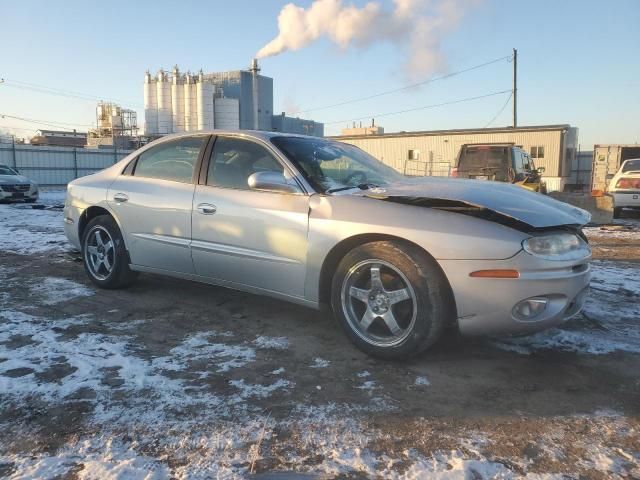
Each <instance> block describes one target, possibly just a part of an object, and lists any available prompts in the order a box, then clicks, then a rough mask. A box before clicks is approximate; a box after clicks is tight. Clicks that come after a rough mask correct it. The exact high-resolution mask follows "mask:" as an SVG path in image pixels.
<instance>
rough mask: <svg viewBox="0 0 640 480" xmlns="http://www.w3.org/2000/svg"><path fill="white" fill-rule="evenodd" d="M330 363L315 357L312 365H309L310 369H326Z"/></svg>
mask: <svg viewBox="0 0 640 480" xmlns="http://www.w3.org/2000/svg"><path fill="white" fill-rule="evenodd" d="M330 363H331V362H329V360H325V359H324V358H320V357H316V358H314V359H313V364H312V365H309V367H310V368H327V367H328V366H329V364H330Z"/></svg>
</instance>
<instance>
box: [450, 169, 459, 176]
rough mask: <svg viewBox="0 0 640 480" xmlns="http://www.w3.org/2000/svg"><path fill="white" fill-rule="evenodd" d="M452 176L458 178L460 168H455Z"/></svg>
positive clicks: (452, 170)
mask: <svg viewBox="0 0 640 480" xmlns="http://www.w3.org/2000/svg"><path fill="white" fill-rule="evenodd" d="M451 176H452V177H457V176H458V167H453V168H452V169H451Z"/></svg>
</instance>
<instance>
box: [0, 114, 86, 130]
mask: <svg viewBox="0 0 640 480" xmlns="http://www.w3.org/2000/svg"><path fill="white" fill-rule="evenodd" d="M0 118H11V119H13V120H19V121H21V122H26V123H33V124H36V125H45V126H47V127H54V128H67V129H68V128H69V126H71V127H93V125H92V124H83V123H69V122H51V121H49V120H37V119H34V118H24V117H16V116H14V115H7V114H5V113H0Z"/></svg>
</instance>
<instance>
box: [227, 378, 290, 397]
mask: <svg viewBox="0 0 640 480" xmlns="http://www.w3.org/2000/svg"><path fill="white" fill-rule="evenodd" d="M229 385H232V386H234V387H236V388H237V389H238V390H240V397H241V398H243V399H244V398H252V397H256V398H267V397H269V396H271V394H272V393H273V392H275V391H276V390H280V389H286V388H291V387H293V383H291V382H290V381H288V380H285V379H283V378H280V379H278V380H277V381H276V382H274V383H272V384H271V385H252V384H247V383H245V381H244V379H240V380H230V381H229Z"/></svg>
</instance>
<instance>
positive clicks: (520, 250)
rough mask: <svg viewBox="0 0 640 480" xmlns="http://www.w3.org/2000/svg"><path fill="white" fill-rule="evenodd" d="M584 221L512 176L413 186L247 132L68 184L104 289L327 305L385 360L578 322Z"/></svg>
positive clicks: (348, 151)
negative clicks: (447, 340) (197, 288)
mask: <svg viewBox="0 0 640 480" xmlns="http://www.w3.org/2000/svg"><path fill="white" fill-rule="evenodd" d="M589 219H590V215H589V214H588V213H587V212H585V211H584V210H581V209H579V208H575V207H572V206H570V205H568V204H565V203H561V202H558V201H556V200H553V199H551V198H548V197H546V196H543V195H537V194H534V193H532V192H527V191H523V190H522V189H521V188H519V187H516V186H513V185H509V184H501V183H494V184H492V185H489V184H488V182H482V181H473V180H459V179H449V178H420V179H409V178H407V177H404V176H402V175H400V174H398V173H397V172H395V171H394V170H392V169H391V168H389V167H387V166H385V165H384V164H382V163H381V162H379V161H378V160H376V159H374V158H373V157H371V156H370V155H368V154H367V153H365V152H364V151H362V150H360V149H358V148H357V147H354V146H352V145H347V144H344V143H339V142H335V141H331V140H327V139H322V138H316V137H306V136H300V135H289V134H283V133H268V132H249V131H243V132H242V133H240V132H225V131H212V132H199V133H197V134H191V133H189V134H178V135H171V136H167V137H164V138H162V139H160V140H156V141H154V142H152V143H150V144H148V145H146V146H144V147H142V148H141V149H139V150H138V151H136V152H134V153H132V154H130V155H128V156H127V157H126V158H124V159H123V160H122V161H120V162H118V163H117V164H115V165H113V166H112V167H109V168H107V169H105V170H103V171H100V172H98V173H96V174H94V175H91V176H88V177H83V178H79V179H77V180H74V181H72V182H71V183H69V187H68V190H67V198H66V204H65V210H64V221H65V230H66V234H67V236H68V237H69V240H70V241H71V242H72V243H73V244H74V245H75V246H76V247H78V249H80V250H81V252H82V256H83V259H84V267H85V270H86V273H87V274H88V276H89V278H90V279H91V280H92V281H93V282H94V283H95V284H96V285H98V286H99V287H103V288H121V287H126V286H127V285H129V284H130V283H131V282H132V281H133V280H134V279H135V278H136V274H137V273H138V272H150V273H157V274H163V275H170V276H174V277H178V278H184V279H190V280H196V281H199V282H206V283H211V284H216V285H222V286H226V287H231V288H235V289H238V290H243V291H247V292H253V293H258V294H264V295H270V296H273V297H277V298H280V299H283V300H287V301H291V302H295V303H298V304H302V305H306V306H308V307H312V308H321V307H323V306H329V307H330V308H331V310H332V311H333V314H334V315H335V317H336V318H337V319H338V321H339V323H340V324H341V325H342V327H343V328H344V330H345V332H346V334H347V335H348V337H349V338H350V339H351V340H352V341H353V342H354V343H355V344H356V345H357V346H358V347H359V348H361V349H362V350H364V351H365V352H367V353H369V354H372V355H376V356H380V357H385V358H402V357H406V356H409V355H413V354H416V353H417V352H420V351H422V350H424V349H426V348H427V347H429V346H431V345H433V343H434V342H436V341H437V340H438V338H439V337H440V336H441V334H442V332H443V330H444V329H445V328H447V327H455V328H458V329H459V330H460V331H461V332H462V333H463V334H526V333H531V332H536V331H539V330H542V329H544V328H548V327H551V326H554V325H557V324H559V323H560V322H562V321H564V320H566V319H567V318H569V317H571V316H573V315H575V314H576V313H577V312H578V311H579V310H580V309H581V306H582V303H583V300H584V298H585V294H586V291H587V286H588V284H589V277H590V267H589V260H590V258H591V251H590V248H589V246H588V244H587V241H586V238H585V236H584V235H583V233H582V231H581V227H582V226H583V225H584V224H585V223H587V222H588V221H589Z"/></svg>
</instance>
